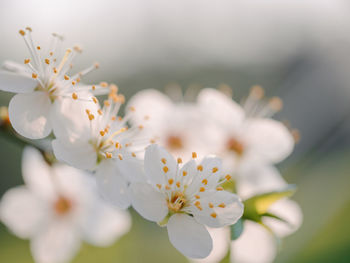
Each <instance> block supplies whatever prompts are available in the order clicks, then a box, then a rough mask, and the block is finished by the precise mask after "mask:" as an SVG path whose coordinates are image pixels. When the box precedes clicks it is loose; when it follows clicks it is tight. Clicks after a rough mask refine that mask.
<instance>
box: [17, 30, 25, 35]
mask: <svg viewBox="0 0 350 263" xmlns="http://www.w3.org/2000/svg"><path fill="white" fill-rule="evenodd" d="M18 32H19V33H20V34H21V35H22V36H25V34H26V32H25V31H24V30H22V29H21V30H19V31H18Z"/></svg>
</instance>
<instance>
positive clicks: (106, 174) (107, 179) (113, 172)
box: [96, 160, 130, 209]
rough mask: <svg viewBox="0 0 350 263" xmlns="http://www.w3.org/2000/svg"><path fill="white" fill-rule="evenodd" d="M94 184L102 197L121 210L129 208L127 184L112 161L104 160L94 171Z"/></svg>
mask: <svg viewBox="0 0 350 263" xmlns="http://www.w3.org/2000/svg"><path fill="white" fill-rule="evenodd" d="M96 182H97V186H98V189H99V192H100V194H101V195H102V197H103V198H104V199H105V200H106V201H108V202H109V203H111V204H113V205H115V206H117V207H118V208H121V209H126V208H128V207H129V206H130V197H129V193H128V184H127V181H126V180H125V178H124V177H123V176H122V175H121V174H120V172H119V170H118V169H117V167H116V163H115V161H113V160H104V161H102V162H101V163H100V165H99V166H98V168H97V170H96Z"/></svg>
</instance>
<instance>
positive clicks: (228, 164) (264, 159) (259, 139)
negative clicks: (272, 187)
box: [198, 87, 294, 185]
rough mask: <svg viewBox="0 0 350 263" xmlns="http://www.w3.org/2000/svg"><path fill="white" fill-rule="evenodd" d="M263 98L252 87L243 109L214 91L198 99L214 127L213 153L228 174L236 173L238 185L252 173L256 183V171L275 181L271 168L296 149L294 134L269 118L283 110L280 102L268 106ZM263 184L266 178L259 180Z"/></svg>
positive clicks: (273, 171) (205, 92)
mask: <svg viewBox="0 0 350 263" xmlns="http://www.w3.org/2000/svg"><path fill="white" fill-rule="evenodd" d="M262 96H263V90H262V89H261V88H260V87H253V89H252V92H251V93H250V95H249V97H248V99H247V100H246V101H245V103H244V106H243V107H241V106H240V105H238V104H237V103H236V102H234V101H233V100H231V99H230V98H229V97H227V96H226V95H224V94H223V93H221V92H220V91H217V90H215V89H204V90H202V91H201V92H200V94H199V95H198V103H199V104H200V105H201V107H202V108H203V110H205V111H206V113H207V115H208V118H210V119H211V120H212V122H214V123H215V125H212V126H211V131H212V134H211V136H209V137H208V140H209V142H210V143H208V144H209V145H214V147H215V149H212V152H214V153H216V154H218V155H219V156H220V157H222V158H223V164H224V168H225V170H228V171H230V172H233V173H234V174H235V176H237V177H238V178H237V179H238V183H239V181H240V180H241V179H248V175H247V176H246V174H248V173H250V175H252V174H253V173H252V169H254V170H255V175H256V176H255V177H254V178H253V180H257V176H259V172H258V173H256V171H257V170H259V169H257V167H260V168H263V169H264V173H263V174H264V175H266V176H268V177H270V176H271V177H276V176H275V175H276V173H275V170H274V169H273V168H270V167H272V165H273V164H276V163H279V162H281V161H282V160H284V159H285V158H286V157H287V156H288V155H289V154H290V153H291V152H292V150H293V148H294V138H293V135H292V133H291V132H290V131H289V130H288V129H287V128H286V127H285V126H284V125H283V124H282V123H281V122H279V121H276V120H273V119H271V118H270V117H271V116H272V115H273V114H274V113H275V112H276V111H278V110H279V109H280V108H281V107H282V102H281V100H280V99H278V98H272V99H270V100H269V101H267V102H265V101H262V100H261V99H262ZM270 172H272V173H273V174H271V173H270ZM244 177H247V178H244ZM245 181H246V182H247V180H245ZM263 181H264V178H262V179H261V180H260V182H263ZM252 183H255V184H257V185H259V183H256V182H252Z"/></svg>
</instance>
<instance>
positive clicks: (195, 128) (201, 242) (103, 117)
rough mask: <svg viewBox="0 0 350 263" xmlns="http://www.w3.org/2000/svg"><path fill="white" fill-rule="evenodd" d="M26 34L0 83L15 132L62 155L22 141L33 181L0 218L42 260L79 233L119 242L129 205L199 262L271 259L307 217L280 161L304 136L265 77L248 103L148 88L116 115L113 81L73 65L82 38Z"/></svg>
mask: <svg viewBox="0 0 350 263" xmlns="http://www.w3.org/2000/svg"><path fill="white" fill-rule="evenodd" d="M19 33H20V35H21V36H22V37H23V39H24V41H25V43H26V45H27V47H28V49H29V52H30V58H26V59H24V65H21V64H18V63H15V62H9V61H7V62H5V63H4V65H3V70H1V71H0V89H1V90H4V91H8V92H13V93H17V94H16V95H15V96H14V97H13V98H12V99H11V101H10V104H9V108H8V117H9V121H10V123H11V126H12V127H13V129H14V132H16V133H17V134H19V135H20V136H22V138H23V137H24V138H26V140H27V139H30V140H32V141H33V142H34V144H35V142H36V139H45V140H47V141H49V144H50V145H51V149H52V154H53V157H54V158H51V159H49V158H47V155H48V154H49V153H50V151H48V150H47V149H45V151H43V150H41V151H38V150H35V149H33V148H26V149H25V150H24V153H23V161H22V170H23V171H22V174H23V178H24V181H25V183H26V186H20V187H16V188H14V189H11V190H9V191H8V192H7V193H5V195H4V196H3V198H2V201H1V202H0V220H1V221H2V222H3V223H4V224H5V225H6V226H7V227H8V228H9V229H10V230H11V231H12V232H13V233H14V234H15V235H17V236H19V237H21V238H29V239H30V240H31V251H32V254H33V257H34V259H35V260H36V262H39V263H42V262H43V263H45V262H50V263H55V262H67V261H70V260H71V259H72V258H73V256H74V254H75V253H76V252H77V251H78V248H79V244H80V240H85V241H87V242H89V243H92V244H94V245H101V246H105V245H109V244H111V243H112V242H114V241H115V240H116V239H117V238H118V237H120V236H121V235H123V234H125V233H126V232H127V231H128V229H129V228H130V216H129V214H128V213H127V211H126V209H127V208H129V207H130V206H132V207H133V208H134V209H135V210H136V211H137V212H138V213H139V214H140V215H141V216H142V217H143V218H145V219H147V220H150V221H153V222H156V223H158V224H159V225H160V226H166V227H167V231H168V235H169V240H170V242H171V243H172V244H173V246H174V247H175V248H176V249H177V250H178V251H180V252H181V253H182V254H183V255H185V256H187V257H188V258H191V260H196V261H198V260H200V261H206V262H219V261H220V260H221V259H222V258H223V257H225V256H226V255H227V253H228V252H230V255H231V260H232V261H233V262H269V261H272V260H273V258H274V256H275V254H276V250H277V249H276V242H275V239H276V238H280V237H283V236H286V235H288V234H290V233H292V232H294V231H295V230H296V229H297V228H298V226H299V225H300V223H301V212H300V209H299V207H298V205H297V204H296V203H295V202H294V201H292V200H290V199H289V198H288V197H289V196H290V194H291V192H292V191H291V190H290V189H291V187H290V186H289V185H288V184H287V182H286V181H285V180H284V179H283V177H282V176H281V175H280V174H279V172H278V170H277V169H276V168H275V164H277V163H279V162H281V161H282V160H284V159H285V158H286V157H287V156H288V155H290V154H291V152H292V151H293V148H294V144H295V137H296V136H295V134H296V132H295V131H292V130H290V129H288V128H287V127H286V126H285V125H284V124H282V123H281V122H278V121H276V120H273V119H272V118H271V117H272V115H273V114H274V113H275V112H277V111H279V110H280V109H281V107H282V101H281V100H280V99H279V98H271V99H265V98H264V94H263V90H262V88H260V87H258V86H256V87H253V88H252V91H251V92H250V94H249V96H248V97H247V99H246V100H245V101H244V103H243V104H242V105H240V104H237V103H236V102H235V101H233V100H232V99H231V98H230V96H228V95H227V94H224V93H223V92H221V91H218V90H216V89H211V88H206V89H203V90H201V91H200V92H199V94H198V95H197V98H196V100H195V101H191V102H189V101H185V98H184V99H183V100H182V101H180V102H174V101H172V100H171V99H170V98H169V97H168V96H166V95H164V94H162V93H161V92H159V91H156V90H142V91H140V92H138V93H137V94H136V95H134V96H133V97H132V98H131V99H130V100H129V101H128V103H127V105H126V107H125V112H126V113H125V115H124V116H120V114H119V112H120V108H121V107H122V105H123V104H124V103H125V98H124V96H123V95H122V94H120V93H119V89H118V87H117V86H116V85H114V84H108V83H106V82H100V83H99V84H91V85H87V84H83V82H82V78H83V77H84V75H86V74H88V73H89V72H91V71H93V70H94V69H97V68H98V67H99V66H98V64H97V63H94V64H93V65H91V66H90V67H88V68H86V69H84V70H82V71H80V72H78V73H76V74H71V73H70V72H71V68H72V67H73V66H72V62H73V59H74V58H75V57H76V56H77V55H79V53H81V48H79V47H78V46H75V47H73V48H69V49H66V50H62V48H61V46H62V40H63V38H62V37H61V36H60V35H58V34H53V35H52V45H51V46H50V47H49V48H48V49H47V50H43V48H42V47H41V46H37V45H35V44H34V41H33V39H32V29H31V28H26V29H25V30H20V31H19ZM101 98H105V100H103V101H102V100H101ZM266 200H267V201H266ZM271 200H273V201H271ZM24 216H25V217H26V220H25V222H24V221H23V220H22V219H23V217H24ZM239 228H241V229H239ZM237 229H238V230H237ZM237 231H238V232H240V234H239V235H237V236H236V237H233V236H234V235H233V233H235V232H237ZM230 232H231V237H232V238H229V236H230Z"/></svg>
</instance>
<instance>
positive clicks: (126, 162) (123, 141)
mask: <svg viewBox="0 0 350 263" xmlns="http://www.w3.org/2000/svg"><path fill="white" fill-rule="evenodd" d="M109 90H110V93H109V97H108V99H107V100H105V101H104V105H103V107H102V108H100V106H99V104H98V103H96V104H86V105H85V106H86V108H84V107H81V105H82V104H79V105H78V104H72V103H63V104H62V107H61V115H60V117H59V118H58V119H57V121H56V122H55V124H54V125H55V129H54V131H55V136H56V139H55V140H53V142H52V146H53V150H54V154H55V156H56V157H57V158H58V159H59V160H61V161H63V162H66V163H68V164H70V165H72V166H74V167H76V168H79V169H84V170H90V171H96V178H97V183H98V186H99V187H100V189H101V193H102V194H103V196H104V197H105V198H106V199H107V200H109V201H112V202H113V204H115V205H117V206H118V207H120V208H127V207H128V206H129V205H130V200H129V196H128V192H127V185H128V183H129V182H130V181H135V180H138V179H139V178H137V175H140V174H141V173H140V170H141V169H142V162H141V161H140V160H139V159H138V158H137V153H138V152H142V151H144V146H145V143H148V141H146V140H141V139H137V140H136V139H134V137H135V135H136V134H137V133H138V131H139V130H140V129H142V126H138V127H134V128H128V126H127V121H128V119H129V117H130V115H128V116H125V117H124V118H121V117H118V116H117V113H118V111H119V108H120V106H121V105H122V103H124V96H123V95H120V94H117V91H118V88H117V86H115V85H113V84H112V85H110V87H109ZM96 102H97V101H96Z"/></svg>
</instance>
